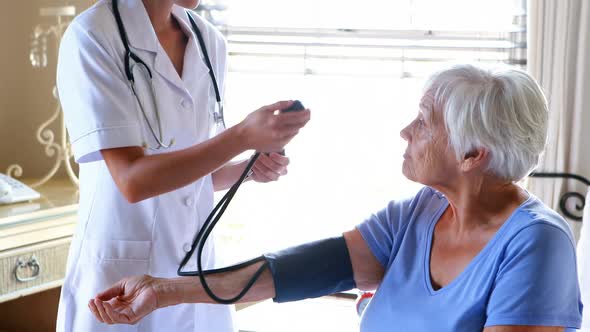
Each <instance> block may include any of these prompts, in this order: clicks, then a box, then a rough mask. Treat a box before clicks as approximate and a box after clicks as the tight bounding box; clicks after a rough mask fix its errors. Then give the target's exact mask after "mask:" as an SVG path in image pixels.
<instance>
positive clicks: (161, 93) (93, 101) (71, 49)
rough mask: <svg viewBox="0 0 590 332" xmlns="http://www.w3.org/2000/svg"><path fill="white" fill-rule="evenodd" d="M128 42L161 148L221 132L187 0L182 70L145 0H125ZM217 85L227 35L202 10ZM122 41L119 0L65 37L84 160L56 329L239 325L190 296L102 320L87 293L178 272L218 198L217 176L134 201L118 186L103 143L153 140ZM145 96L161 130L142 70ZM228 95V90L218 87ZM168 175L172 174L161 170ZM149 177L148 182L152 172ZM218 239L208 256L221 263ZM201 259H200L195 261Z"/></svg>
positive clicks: (76, 137)
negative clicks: (135, 317)
mask: <svg viewBox="0 0 590 332" xmlns="http://www.w3.org/2000/svg"><path fill="white" fill-rule="evenodd" d="M119 9H120V13H121V17H122V20H123V22H124V24H125V28H126V30H127V35H128V37H129V44H130V46H131V49H132V50H133V51H134V52H135V53H136V54H137V55H138V56H139V57H140V58H141V59H142V60H143V61H145V62H146V63H147V64H148V66H149V68H150V70H151V71H152V75H153V85H154V89H155V91H156V97H157V101H156V103H157V105H158V108H159V110H160V117H161V123H162V129H163V133H164V134H163V135H164V141H166V142H167V141H169V140H170V139H171V138H174V139H175V143H174V145H173V147H172V148H170V149H160V150H158V151H149V150H146V151H147V152H146V153H163V152H169V151H173V150H179V149H184V148H187V147H189V146H192V145H194V144H197V143H200V142H202V141H204V140H206V139H208V138H210V136H211V135H212V133H211V131H210V130H209V129H210V128H211V127H212V126H214V125H213V124H212V121H213V120H212V107H213V106H214V105H215V94H214V91H213V88H212V83H211V79H210V77H209V73H208V69H207V66H206V65H205V63H204V61H203V60H202V52H201V51H200V50H199V44H198V40H197V38H196V36H195V35H194V34H193V32H192V29H191V26H190V22H189V21H188V17H187V15H186V12H185V10H184V9H183V8H181V7H178V6H176V5H175V6H174V8H173V15H175V16H176V18H177V19H179V21H180V22H181V26H182V29H183V30H184V32H185V34H187V35H188V36H190V40H189V42H188V45H187V49H186V53H185V59H184V69H183V75H182V78H181V77H180V76H179V75H178V74H177V72H176V70H175V69H174V66H173V64H172V62H171V61H170V60H169V58H168V56H167V55H166V53H165V51H164V49H163V48H162V47H161V46H160V44H159V42H158V39H157V37H156V34H155V32H154V30H153V28H152V25H151V23H150V21H149V17H148V15H147V12H146V10H145V8H144V6H143V4H142V1H141V0H120V1H119ZM193 17H194V18H195V20H196V22H197V25H198V26H199V30H200V31H201V33H202V35H203V38H204V40H205V44H206V46H207V51H208V52H209V56H210V59H211V62H212V65H213V68H214V72H215V75H216V77H217V80H218V84H219V87H220V89H223V86H224V84H223V82H224V79H225V73H226V43H225V40H224V39H223V36H222V35H221V34H220V33H219V32H218V31H217V30H216V29H215V28H214V27H213V26H211V25H210V24H208V23H207V22H205V21H203V20H202V19H200V18H199V17H198V16H197V15H193ZM123 59H124V47H123V44H122V41H121V38H120V35H119V32H118V30H117V25H116V22H115V18H114V16H113V12H112V3H111V1H108V0H107V1H105V0H103V1H100V2H98V3H97V4H95V5H94V6H93V7H92V8H90V9H88V10H87V11H85V12H83V13H81V14H80V15H79V16H78V17H76V18H75V19H74V21H73V22H72V23H71V25H70V26H69V27H68V29H67V31H66V33H65V35H64V37H63V40H62V43H61V46H60V54H59V61H58V68H57V85H58V91H59V96H60V100H61V103H62V107H63V110H64V114H65V119H66V124H67V129H68V132H69V135H70V140H71V142H72V148H73V151H74V155H75V158H76V160H77V161H78V162H79V163H80V205H79V213H78V214H79V223H78V225H77V230H76V233H75V235H74V238H73V241H72V245H71V248H70V253H69V257H68V263H67V272H66V277H65V281H64V285H63V288H62V293H61V299H60V304H59V313H58V322H57V330H58V331H60V332H61V331H68V332H69V331H74V332H92V331H207V332H210V331H212V332H226V331H235V327H234V324H233V320H232V315H233V314H232V313H233V306H223V305H204V304H198V305H195V304H183V305H178V306H173V307H168V308H165V309H160V310H157V311H156V312H153V313H151V314H150V315H148V316H147V317H145V318H144V319H143V320H142V321H140V322H139V323H138V324H136V325H135V326H128V325H112V326H109V325H106V324H102V323H99V322H98V321H97V320H96V319H95V318H94V317H93V316H92V314H91V312H90V310H89V309H88V307H87V304H88V301H89V299H91V298H92V297H93V296H95V295H96V294H97V293H98V292H100V291H102V290H104V289H106V288H108V287H109V286H111V285H112V284H113V283H115V282H116V281H118V280H120V279H121V278H124V277H128V276H133V275H142V274H150V275H153V276H158V277H175V276H176V270H177V267H178V264H179V263H180V261H181V259H182V258H183V257H184V255H185V251H187V250H188V249H189V248H190V243H191V242H192V239H193V237H194V235H195V234H196V232H197V231H198V229H199V227H200V226H201V225H202V224H203V222H204V221H205V218H206V217H207V215H208V214H209V212H210V211H211V209H212V207H213V185H212V181H211V176H210V175H209V176H206V177H204V178H202V179H200V180H198V181H197V182H195V183H192V184H190V185H188V186H186V187H183V188H180V189H178V190H175V191H173V192H170V193H166V194H163V195H159V196H157V197H153V198H150V199H146V200H144V201H141V202H139V203H136V204H130V203H129V202H127V201H126V199H125V198H124V197H123V196H122V194H121V192H120V191H119V190H118V188H117V186H116V185H115V183H114V181H113V178H112V177H111V175H110V173H109V170H108V168H107V166H106V164H105V162H104V161H103V160H102V157H101V154H100V150H101V149H106V148H115V147H125V146H141V145H142V143H144V142H145V143H147V144H148V146H151V147H154V146H155V141H154V139H153V136H152V134H151V133H150V132H149V129H148V128H147V125H146V123H145V121H144V119H143V117H142V115H141V112H140V111H139V108H138V105H137V102H136V99H135V97H134V96H133V94H132V90H131V89H130V86H129V83H128V81H127V78H126V76H125V72H124V64H123ZM135 77H136V80H137V81H138V83H137V85H138V87H139V89H140V91H138V94H139V95H140V97H145V98H142V101H146V102H147V103H146V107H147V108H146V113H147V114H148V116H150V117H151V120H150V121H151V123H152V126H153V127H154V128H156V130H157V123H156V121H155V118H154V111H153V105H152V104H150V102H149V95H146V91H147V90H145V89H143V88H142V86H145V80H144V79H143V78H144V77H145V76H144V75H140V74H136V75H135ZM221 93H223V90H222V91H221ZM161 176H163V177H166V176H167V175H166V174H161ZM145 181H149V179H146V180H145ZM214 255H215V253H214V248H213V243H212V242H211V241H208V244H207V246H206V250H205V253H204V255H203V259H204V262H205V266H206V267H207V268H211V267H214ZM187 268H189V269H196V259H195V258H193V260H191V261H190V262H189V264H188V265H187Z"/></svg>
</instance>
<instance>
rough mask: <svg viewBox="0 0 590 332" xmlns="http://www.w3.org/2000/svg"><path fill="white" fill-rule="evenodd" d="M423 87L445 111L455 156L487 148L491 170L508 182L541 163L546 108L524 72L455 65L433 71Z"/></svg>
mask: <svg viewBox="0 0 590 332" xmlns="http://www.w3.org/2000/svg"><path fill="white" fill-rule="evenodd" d="M425 92H429V93H432V95H433V97H434V105H437V108H438V109H442V110H443V113H444V121H445V126H446V130H447V133H448V135H449V144H450V145H451V148H452V149H453V151H454V152H455V155H456V158H457V160H461V159H463V158H464V157H465V155H466V154H467V153H469V152H470V151H473V150H474V149H475V148H485V149H486V150H488V151H489V153H490V160H489V164H488V168H487V171H489V172H492V173H493V174H495V175H497V176H499V177H501V178H503V179H506V180H510V181H518V180H520V179H522V178H524V177H526V176H527V175H528V174H529V173H530V172H531V171H532V170H533V169H534V168H535V167H536V166H537V164H538V162H539V158H540V156H541V154H542V153H543V150H544V149H545V145H546V142H547V121H548V107H547V100H546V98H545V95H544V94H543V91H542V89H541V87H540V86H539V84H538V83H537V82H536V81H535V80H534V79H533V78H532V77H531V76H530V75H529V74H527V73H526V72H524V71H521V70H517V69H513V68H497V69H484V68H481V67H476V66H474V65H455V66H453V67H451V68H449V69H446V70H443V71H440V72H438V73H435V74H434V75H432V76H431V77H430V79H429V80H428V82H427V83H426V86H425Z"/></svg>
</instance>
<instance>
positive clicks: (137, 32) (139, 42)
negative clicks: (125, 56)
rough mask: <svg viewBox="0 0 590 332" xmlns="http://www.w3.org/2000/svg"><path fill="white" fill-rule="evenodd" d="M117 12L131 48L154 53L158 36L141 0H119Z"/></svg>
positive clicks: (157, 43) (156, 48)
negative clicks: (119, 14)
mask: <svg viewBox="0 0 590 332" xmlns="http://www.w3.org/2000/svg"><path fill="white" fill-rule="evenodd" d="M119 12H120V13H121V19H122V21H123V26H124V27H125V30H126V32H127V37H128V39H129V45H130V46H131V47H132V48H135V49H140V50H145V51H150V52H154V53H156V52H157V50H158V45H159V42H158V37H157V36H156V32H155V31H154V27H153V26H152V22H151V21H150V18H149V16H148V14H147V11H146V10H145V7H144V5H143V1H141V0H120V1H119Z"/></svg>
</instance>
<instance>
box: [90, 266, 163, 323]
mask: <svg viewBox="0 0 590 332" xmlns="http://www.w3.org/2000/svg"><path fill="white" fill-rule="evenodd" d="M156 283H157V280H156V279H155V278H153V277H150V276H148V275H144V276H137V277H131V278H125V279H122V280H120V281H119V282H117V283H116V284H115V285H113V287H111V288H109V289H107V290H106V291H104V292H102V293H100V294H98V295H97V296H96V297H95V298H94V299H92V300H90V301H89V302H88V307H89V308H90V311H92V313H93V314H94V316H96V319H98V320H99V321H101V322H103V323H107V324H135V323H137V322H138V321H139V320H140V319H142V318H143V317H145V316H146V315H148V314H149V313H151V312H152V311H154V310H156V309H157V308H158V297H157V290H156ZM160 306H162V304H160Z"/></svg>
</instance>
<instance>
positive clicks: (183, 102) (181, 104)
mask: <svg viewBox="0 0 590 332" xmlns="http://www.w3.org/2000/svg"><path fill="white" fill-rule="evenodd" d="M180 106H182V108H184V109H188V108H189V103H188V101H186V99H181V100H180Z"/></svg>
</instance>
